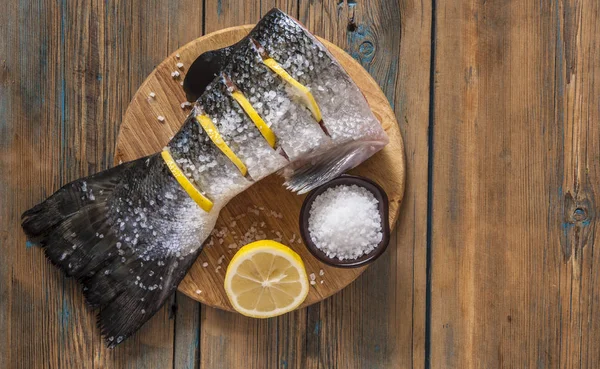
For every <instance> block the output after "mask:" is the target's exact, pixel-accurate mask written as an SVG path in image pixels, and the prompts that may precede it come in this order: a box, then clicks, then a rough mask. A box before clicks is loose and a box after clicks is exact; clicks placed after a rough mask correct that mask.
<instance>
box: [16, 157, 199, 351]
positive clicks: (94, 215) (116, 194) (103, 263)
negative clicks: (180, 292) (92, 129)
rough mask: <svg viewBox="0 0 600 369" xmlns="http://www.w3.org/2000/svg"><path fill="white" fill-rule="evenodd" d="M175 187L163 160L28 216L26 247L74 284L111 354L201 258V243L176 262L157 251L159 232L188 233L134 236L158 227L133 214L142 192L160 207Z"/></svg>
mask: <svg viewBox="0 0 600 369" xmlns="http://www.w3.org/2000/svg"><path fill="white" fill-rule="evenodd" d="M159 176H160V178H162V179H163V180H162V182H160V181H157V180H156V177H159ZM150 177H152V178H150ZM150 179H152V180H150ZM170 180H172V178H171V177H169V174H168V169H166V168H165V165H164V162H163V161H162V159H161V158H160V156H159V155H152V156H149V157H146V158H142V159H138V160H135V161H132V162H128V163H124V164H121V165H119V166H117V167H114V168H111V169H108V170H106V171H103V172H100V173H98V174H95V175H92V176H89V177H86V178H82V179H78V180H76V181H73V182H71V183H69V184H67V185H65V186H63V187H62V188H61V189H59V190H58V191H56V192H55V193H54V194H53V195H52V196H50V197H49V198H48V199H47V200H45V201H44V202H42V203H41V204H38V205H36V206H34V207H33V208H31V209H29V210H27V211H25V212H24V213H23V215H22V227H23V230H24V231H25V234H26V235H27V237H28V239H29V240H30V241H32V242H34V243H36V244H37V245H39V246H40V247H41V248H43V250H44V253H45V254H46V256H47V258H48V259H49V260H50V262H51V263H52V264H54V265H55V266H57V267H58V268H59V269H60V270H62V271H63V272H64V273H65V274H66V275H67V276H69V277H73V278H76V279H77V280H78V281H79V282H80V283H81V284H82V285H83V294H84V296H85V299H86V301H87V302H88V304H89V305H90V306H91V307H93V308H98V309H100V312H99V313H98V327H99V328H100V330H101V332H102V334H103V335H104V336H105V339H106V344H107V346H108V347H114V346H116V345H117V344H119V343H121V342H123V341H124V340H125V339H126V338H127V337H129V336H130V335H132V334H133V333H134V332H135V331H137V330H138V329H139V328H140V327H141V326H142V325H143V324H144V323H145V322H146V321H147V320H148V319H149V318H150V317H152V315H154V314H155V313H156V312H157V311H158V310H159V309H160V307H161V306H162V305H163V304H164V302H165V301H166V300H167V298H168V297H169V295H171V293H172V292H174V290H175V289H176V288H177V285H178V284H179V282H180V281H181V279H183V277H184V276H185V274H186V273H187V270H188V269H189V267H190V266H191V264H192V263H193V261H194V260H195V259H196V256H197V255H198V253H199V250H200V246H201V242H200V245H196V244H194V245H193V247H192V245H186V247H187V246H190V249H192V248H193V251H190V252H186V253H182V254H179V253H178V254H177V255H175V254H174V253H173V254H169V253H168V252H163V251H162V250H158V249H159V248H158V245H157V241H156V238H157V237H155V235H156V234H157V233H156V231H159V232H161V229H159V224H160V225H161V226H162V227H163V228H164V229H162V232H163V234H164V235H166V234H169V236H171V237H173V238H174V239H178V237H179V236H178V234H179V233H178V232H184V231H185V230H184V231H180V229H179V228H177V227H176V226H174V225H172V224H174V223H169V222H168V221H164V220H160V219H159V220H157V221H156V222H155V223H154V224H155V227H154V228H152V227H150V228H143V229H142V228H139V226H138V227H137V228H136V229H135V232H136V234H138V232H139V234H138V235H137V236H134V234H133V233H132V232H133V230H132V229H130V228H129V227H130V225H131V224H132V222H135V221H137V222H140V224H141V222H147V223H148V224H152V219H141V220H139V219H136V218H134V217H135V216H134V215H133V214H138V213H137V212H136V213H134V211H137V210H136V209H143V208H144V207H145V206H146V204H144V203H143V202H142V200H141V199H138V198H135V197H134V196H135V195H136V194H138V193H140V192H144V193H145V198H146V199H150V198H151V199H157V196H156V194H158V193H161V192H160V191H161V189H164V188H167V187H165V186H173V187H168V188H169V190H170V191H171V189H172V188H175V189H176V188H177V187H174V186H177V185H176V184H174V185H173V184H170V183H169V181H170ZM144 181H146V182H148V184H149V185H147V186H146V185H144ZM173 181H174V179H173V180H172V181H171V182H173ZM150 182H151V183H150ZM157 183H158V184H157ZM161 186H163V187H162V188H161ZM157 187H158V189H157ZM152 191H154V192H152ZM173 193H174V192H173ZM132 197H133V199H134V200H133V201H131V200H130V199H131V198H132ZM181 198H183V196H181ZM138 201H139V203H138ZM152 201H153V202H154V200H152ZM156 201H157V202H160V197H158V200H156ZM123 202H125V203H124V204H123ZM165 203H167V201H165ZM136 205H137V206H136ZM126 217H130V219H129V221H127V222H124V220H125V219H126ZM121 218H123V219H121ZM126 223H127V224H126ZM138 228H139V230H138ZM158 237H160V234H159V235H158ZM187 237H189V236H187ZM148 255H153V257H148ZM156 255H159V256H158V257H157V256H156Z"/></svg>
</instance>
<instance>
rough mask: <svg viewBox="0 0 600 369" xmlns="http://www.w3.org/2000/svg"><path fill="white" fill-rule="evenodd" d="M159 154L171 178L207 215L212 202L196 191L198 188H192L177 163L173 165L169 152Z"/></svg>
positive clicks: (164, 151) (173, 161)
mask: <svg viewBox="0 0 600 369" xmlns="http://www.w3.org/2000/svg"><path fill="white" fill-rule="evenodd" d="M160 154H161V156H162V158H163V160H164V161H165V164H166V165H167V167H168V168H169V170H170V171H171V174H173V177H175V179H176V180H177V182H179V184H180V185H181V187H182V188H183V189H184V190H185V192H187V193H188V195H189V196H190V197H191V198H192V200H194V201H195V202H196V203H197V204H198V206H200V207H201V208H202V210H204V211H206V212H207V213H208V212H209V211H211V209H212V207H213V203H212V201H210V200H209V199H207V198H206V196H204V195H203V194H202V192H200V190H198V188H196V186H194V184H193V183H192V182H191V181H190V180H189V179H188V177H187V176H186V175H185V174H184V173H183V172H182V171H181V169H180V168H179V166H178V165H177V163H175V160H173V156H172V155H171V153H170V152H169V150H168V149H165V150H163V151H162V152H161V153H160Z"/></svg>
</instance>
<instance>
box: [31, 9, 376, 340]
mask: <svg viewBox="0 0 600 369" xmlns="http://www.w3.org/2000/svg"><path fill="white" fill-rule="evenodd" d="M282 35H283V36H282ZM252 39H254V40H256V41H258V42H259V43H260V45H261V46H262V47H263V48H264V50H260V49H259V48H257V47H255V46H254V43H253V42H252V41H251V40H252ZM282 40H283V41H282ZM284 46H285V47H286V49H288V50H289V53H286V52H281V51H279V48H281V47H284ZM313 46H314V48H313ZM308 50H313V51H315V50H316V52H311V53H310V55H309V54H308ZM230 52H231V54H230V55H229V63H228V64H227V65H226V66H225V67H224V68H222V70H221V72H219V73H222V74H221V75H219V76H217V78H215V79H214V80H213V81H212V82H210V84H209V85H208V87H207V89H206V91H204V93H203V94H202V96H200V98H199V99H198V100H197V101H196V103H195V105H194V108H193V111H192V113H191V114H190V116H189V117H188V118H187V119H186V121H185V122H184V123H183V125H182V128H181V129H180V130H179V132H178V133H177V134H176V135H175V136H174V138H173V139H172V140H171V141H170V142H169V143H168V145H167V147H168V148H169V150H170V152H171V154H172V156H173V158H174V160H175V161H176V162H177V163H178V165H179V167H180V168H181V169H182V170H183V171H184V172H185V173H187V176H188V178H190V180H192V181H193V182H194V184H195V185H196V186H197V187H198V188H199V189H200V190H201V191H203V192H204V194H205V196H207V197H208V198H209V199H211V201H213V203H214V205H213V208H212V210H211V211H210V212H208V213H207V212H205V211H204V210H202V209H201V208H200V207H199V206H198V205H197V204H196V203H195V202H194V201H193V200H192V199H191V198H190V197H189V196H188V194H187V193H186V192H185V191H184V190H183V189H182V187H181V186H180V185H179V184H178V182H177V181H176V179H175V178H174V177H173V175H172V174H171V172H170V170H169V168H168V167H167V165H166V164H165V162H164V161H163V160H162V158H161V156H160V153H158V154H154V155H150V156H148V157H145V158H141V159H137V160H134V161H131V162H128V163H124V164H122V165H119V166H117V167H114V168H111V169H108V170H106V171H103V172H100V173H97V174H94V175H92V176H89V177H86V178H82V179H78V180H76V181H73V182H71V183H69V184H67V185H65V186H63V187H62V188H61V189H59V190H58V191H57V192H55V193H54V194H53V195H52V196H50V197H49V198H48V199H46V200H45V201H44V202H42V203H41V204H39V205H36V206H35V207H33V208H32V209H29V210H27V211H26V212H25V213H24V214H23V216H22V227H23V230H24V231H25V233H26V234H27V236H28V238H29V240H31V241H33V242H36V243H37V244H38V245H39V246H41V247H42V248H43V249H44V252H45V254H46V256H47V257H48V259H49V260H50V261H51V262H52V263H53V264H54V265H56V266H57V267H58V268H60V269H61V270H62V271H63V272H64V273H65V274H66V275H67V276H70V277H74V278H76V279H77V280H78V281H79V282H80V283H81V284H82V285H83V292H84V296H85V298H86V301H87V302H88V303H89V304H90V305H91V306H92V307H94V308H99V309H100V312H99V314H98V325H99V327H100V329H101V333H102V335H103V336H104V337H105V339H106V344H107V346H109V347H114V346H116V345H118V344H119V343H121V342H123V341H124V340H125V339H127V338H128V337H130V336H131V335H132V334H133V333H135V332H136V331H137V330H138V329H139V328H140V327H141V326H142V325H143V324H144V323H145V322H146V321H147V320H148V319H149V318H150V317H151V316H153V315H154V314H155V313H156V312H157V311H158V310H159V309H160V307H161V306H162V305H163V304H164V303H165V301H166V299H167V298H168V296H169V295H171V294H172V293H173V292H174V291H175V289H176V288H177V285H178V284H179V282H180V281H181V280H182V279H183V277H184V276H185V274H186V273H187V271H188V270H189V268H190V267H191V265H192V263H193V262H194V261H195V260H196V258H197V256H198V254H199V253H200V252H201V250H202V246H203V243H204V241H205V240H206V239H207V238H208V236H209V235H210V233H211V231H212V229H213V228H214V225H215V223H216V220H217V217H218V214H219V212H220V210H221V209H222V208H223V206H225V205H226V204H227V202H228V201H229V200H230V199H231V198H233V197H234V196H235V195H237V194H239V193H240V192H242V191H244V190H245V189H247V188H248V187H250V186H251V185H252V184H254V183H255V182H256V181H258V180H260V179H261V178H263V177H265V176H267V175H268V174H271V173H274V172H276V171H280V172H282V173H284V174H285V173H286V171H288V172H287V173H288V174H289V179H288V186H289V187H292V188H295V189H298V190H300V191H303V190H307V189H310V188H312V187H314V186H316V185H318V184H320V183H322V182H323V181H326V180H328V179H329V178H333V177H335V176H337V175H339V174H340V173H342V172H343V171H344V170H346V169H349V168H351V167H352V166H355V165H357V164H358V163H360V162H361V161H362V160H364V159H365V158H366V157H368V156H370V155H372V154H373V153H374V152H376V151H378V150H380V149H381V148H382V147H383V146H384V145H385V144H386V143H387V136H386V135H385V132H384V131H383V129H382V128H381V126H380V124H379V122H378V121H377V120H376V119H375V117H374V116H373V114H372V113H371V111H370V110H369V107H368V105H367V103H366V101H365V99H364V97H362V95H358V96H357V97H356V98H357V99H358V101H353V102H352V104H354V105H356V109H354V110H352V109H350V110H349V112H351V113H352V114H354V115H349V114H348V113H347V112H344V111H339V110H338V111H336V109H340V108H344V107H345V106H346V105H344V104H345V103H341V102H339V100H344V99H346V98H347V97H348V96H351V95H352V94H353V93H354V92H356V91H358V93H359V94H360V91H359V90H358V88H357V87H356V86H355V85H354V84H353V83H352V81H351V80H350V78H349V77H348V76H347V74H346V73H345V72H344V71H343V69H342V68H341V67H340V66H339V64H337V62H335V60H334V59H333V58H332V57H331V55H330V54H329V53H328V52H327V51H326V50H325V48H324V46H323V45H322V44H320V42H318V41H317V40H316V39H315V38H314V36H312V35H310V34H309V33H307V31H306V30H305V29H304V27H302V26H301V25H299V24H298V23H297V22H295V21H294V20H293V19H292V18H290V17H289V16H287V15H285V14H284V13H283V12H281V11H279V10H272V11H271V12H269V13H268V14H267V16H265V18H263V19H262V20H261V21H260V22H259V24H258V25H257V27H256V28H255V29H254V30H253V31H251V33H250V35H249V38H248V39H246V42H240V43H238V44H237V45H236V46H235V47H233V48H232V49H231V50H230ZM261 52H266V53H268V54H269V55H268V56H271V57H273V58H274V59H276V60H277V61H278V62H279V63H281V65H283V66H284V67H287V68H288V69H289V71H290V73H291V74H292V75H293V76H294V78H296V79H297V80H299V81H302V82H303V83H305V84H306V85H307V86H309V87H310V88H311V90H312V91H313V92H314V93H315V98H317V97H318V98H317V102H318V103H319V106H320V107H321V108H322V110H323V112H324V114H323V120H324V124H325V125H326V127H327V130H328V131H329V132H332V134H331V135H330V136H329V135H327V134H325V132H324V131H323V130H322V129H321V128H320V126H319V124H318V122H316V121H314V119H313V120H312V121H311V120H310V119H311V117H312V116H311V115H310V113H309V112H308V109H307V108H306V107H305V106H304V105H303V104H302V103H301V102H300V101H298V100H297V99H295V98H294V97H293V93H291V91H290V90H289V86H287V85H286V83H285V82H283V81H281V80H280V79H279V77H277V76H275V75H274V74H273V73H271V72H270V71H269V70H268V69H267V68H266V67H265V66H264V65H263V64H262V62H261V54H260V53H261ZM298 52H307V55H309V57H307V58H306V59H304V60H302V63H299V61H298V63H295V64H294V62H288V60H286V59H284V58H286V57H288V58H291V57H292V56H291V55H296V54H295V53H298ZM286 55H287V56H286ZM293 65H296V67H294V66H293ZM311 66H312V69H311ZM226 79H228V80H229V82H232V83H233V84H235V86H234V87H233V88H238V89H239V90H240V91H241V92H242V93H244V94H245V95H246V96H248V97H249V99H252V100H253V105H255V106H256V107H257V109H256V110H257V111H259V113H260V114H261V116H263V118H265V120H266V121H267V123H268V124H269V125H270V126H271V129H273V131H274V132H275V133H276V135H277V137H278V142H277V147H276V148H275V149H273V148H271V147H270V146H268V145H267V144H266V143H265V142H264V141H263V140H262V137H261V135H260V133H259V131H258V129H257V128H256V127H255V126H254V124H253V123H252V122H251V121H250V119H249V118H248V117H247V116H246V115H245V113H244V112H243V110H242V109H241V107H240V106H239V105H238V104H237V102H235V101H234V100H233V99H231V97H230V96H229V93H230V92H231V91H230V90H231V88H232V86H230V83H229V84H228V82H227V80H226ZM340 81H341V82H340ZM338 82H339V84H338V85H335V83H338ZM339 86H346V87H347V89H346V90H340V91H336V88H337V87H339ZM317 91H319V93H318V94H317ZM290 93H291V95H290ZM265 94H266V96H265ZM286 94H287V95H290V96H291V97H290V96H287V95H286ZM352 96H353V95H352ZM353 98H354V97H353ZM281 99H283V100H281ZM273 101H275V102H273ZM282 101H284V102H285V103H282ZM259 103H262V106H260V107H259V105H260V104H259ZM200 114H206V115H208V116H209V117H210V118H211V119H212V120H213V122H214V125H215V127H217V129H218V130H219V131H220V132H221V134H222V137H223V140H224V142H225V143H226V144H227V145H228V146H229V147H230V148H231V149H232V150H233V152H234V153H236V155H239V157H240V158H242V159H243V160H245V161H246V162H245V164H246V165H247V167H248V175H246V176H244V175H242V173H241V172H240V171H239V169H238V168H237V167H236V166H235V165H234V164H233V163H232V162H231V161H230V160H229V159H228V158H227V157H226V156H225V154H223V153H222V152H221V151H220V149H219V148H218V147H217V146H216V145H215V144H214V143H213V142H212V141H211V139H210V138H209V137H208V135H207V134H206V132H204V131H203V130H202V129H201V128H200V125H199V124H198V123H197V121H196V120H195V119H194V117H195V116H196V115H200Z"/></svg>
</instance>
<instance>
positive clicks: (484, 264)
mask: <svg viewBox="0 0 600 369" xmlns="http://www.w3.org/2000/svg"><path fill="white" fill-rule="evenodd" d="M436 9H437V12H436V17H435V18H436V37H435V44H436V51H435V55H436V57H435V90H434V101H435V104H434V108H435V116H434V125H433V128H434V137H433V152H434V156H433V178H432V181H433V182H432V183H433V185H432V188H433V192H432V196H433V197H432V199H433V203H432V228H431V229H432V250H433V253H432V264H431V268H432V282H431V283H432V285H431V338H430V342H431V358H430V359H431V361H430V363H431V368H483V367H485V368H499V367H503V368H595V367H597V365H598V362H599V360H600V343H599V342H600V339H599V338H600V329H599V328H600V327H599V324H600V323H599V320H600V319H599V318H600V316H599V311H598V306H599V302H600V301H599V296H600V293H599V291H598V286H600V280H599V273H598V270H599V269H600V258H599V257H598V253H597V252H594V248H595V247H596V246H597V244H598V234H597V233H596V228H597V226H598V224H599V220H598V217H597V209H598V204H597V200H596V199H595V196H596V195H597V194H598V193H600V186H599V183H600V161H599V160H598V159H599V157H600V156H599V155H600V153H599V147H598V142H600V126H599V125H598V121H599V118H600V117H599V116H598V115H599V111H598V101H597V97H598V96H599V95H600V90H599V89H600V83H598V84H596V83H597V82H599V80H598V79H599V78H600V73H599V72H600V62H599V59H598V55H599V50H600V49H599V46H600V39H599V38H598V34H599V22H598V21H597V19H598V16H600V7H599V4H598V2H597V1H586V0H584V1H576V0H575V1H561V0H559V1H553V2H522V1H505V2H493V1H492V2H490V1H487V2H470V1H438V2H437V7H436Z"/></svg>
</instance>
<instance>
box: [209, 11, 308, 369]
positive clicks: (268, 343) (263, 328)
mask: <svg viewBox="0 0 600 369" xmlns="http://www.w3.org/2000/svg"><path fill="white" fill-rule="evenodd" d="M205 6H206V8H205V19H206V27H205V30H206V32H207V33H209V32H213V31H216V30H220V29H222V28H226V27H233V26H238V25H241V24H249V23H256V22H257V21H258V20H259V19H260V17H261V16H262V15H264V13H266V12H267V11H268V10H269V9H271V8H272V7H273V6H277V7H279V8H281V9H283V10H286V11H288V12H289V11H290V10H294V9H296V5H295V0H292V1H290V0H281V1H279V0H278V1H275V3H274V2H273V1H272V0H268V1H267V0H263V1H262V2H261V1H259V0H254V1H245V0H236V1H227V2H225V1H222V0H206V3H205ZM290 14H295V12H292V13H290ZM294 315H298V313H294ZM285 319H288V318H275V319H267V320H258V319H251V318H246V317H244V316H241V315H239V314H235V313H229V312H224V311H220V310H217V309H214V308H210V307H204V306H203V307H202V318H201V334H200V352H201V354H200V368H241V367H243V368H257V369H268V368H277V367H280V363H278V362H277V341H278V340H279V339H281V337H280V336H278V329H277V328H278V326H279V324H280V321H282V320H285ZM281 365H283V364H281Z"/></svg>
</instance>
